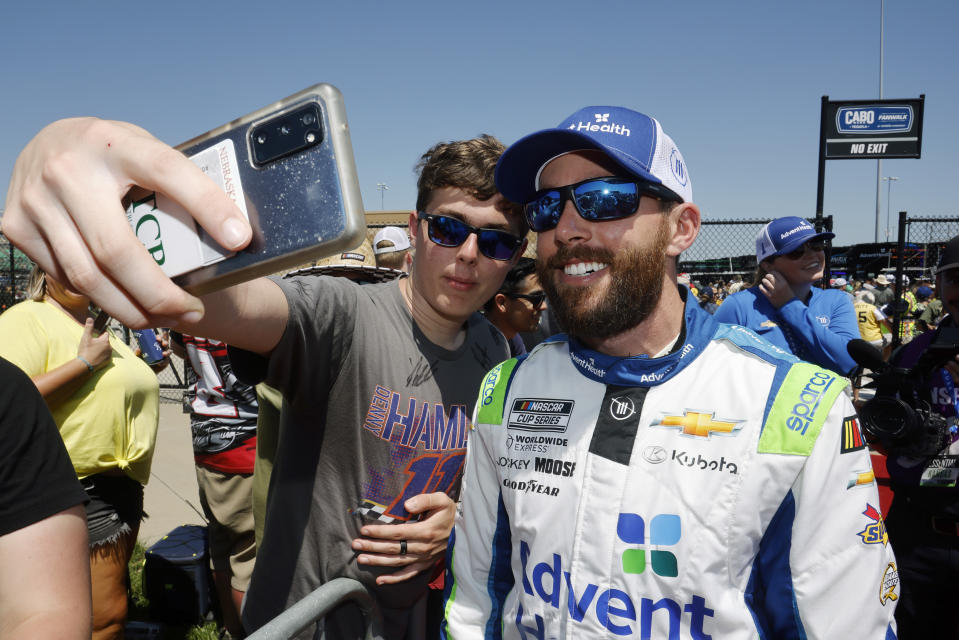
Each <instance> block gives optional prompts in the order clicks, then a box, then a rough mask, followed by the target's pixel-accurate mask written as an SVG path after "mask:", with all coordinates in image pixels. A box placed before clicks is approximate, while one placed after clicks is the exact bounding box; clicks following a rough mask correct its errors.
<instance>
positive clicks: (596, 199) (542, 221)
mask: <svg viewBox="0 0 959 640" xmlns="http://www.w3.org/2000/svg"><path fill="white" fill-rule="evenodd" d="M643 195H648V196H651V197H654V198H657V199H659V200H665V201H675V202H682V201H683V200H682V198H680V197H679V196H678V195H676V194H675V193H674V192H673V191H672V190H670V189H668V188H666V187H664V186H663V185H661V184H655V183H653V182H637V181H635V180H626V179H623V178H591V179H589V180H583V181H582V182H577V183H576V184H568V185H566V186H565V187H556V188H553V189H542V190H540V191H537V192H536V194H535V195H534V197H533V199H532V200H531V201H530V202H529V203H527V204H526V207H525V212H526V220H527V221H528V222H529V227H530V229H532V230H533V231H536V232H541V231H549V230H550V229H555V228H556V225H558V224H559V218H560V216H561V215H563V207H565V206H566V201H567V200H572V201H573V205H574V206H575V208H576V211H577V212H578V213H579V215H580V217H582V218H583V219H584V220H589V221H591V222H598V221H603V220H619V219H621V218H628V217H629V216H631V215H633V214H634V213H636V210H637V209H638V208H639V199H640V197H641V196H643Z"/></svg>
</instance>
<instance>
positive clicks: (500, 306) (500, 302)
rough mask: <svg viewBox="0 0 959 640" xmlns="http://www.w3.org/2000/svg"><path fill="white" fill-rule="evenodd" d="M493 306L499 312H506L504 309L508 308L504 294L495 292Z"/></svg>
mask: <svg viewBox="0 0 959 640" xmlns="http://www.w3.org/2000/svg"><path fill="white" fill-rule="evenodd" d="M493 306H494V307H496V310H497V311H499V312H500V313H506V310H507V309H508V301H507V299H506V296H504V295H503V294H502V293H497V294H496V295H495V296H493Z"/></svg>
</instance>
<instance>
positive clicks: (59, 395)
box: [31, 318, 111, 406]
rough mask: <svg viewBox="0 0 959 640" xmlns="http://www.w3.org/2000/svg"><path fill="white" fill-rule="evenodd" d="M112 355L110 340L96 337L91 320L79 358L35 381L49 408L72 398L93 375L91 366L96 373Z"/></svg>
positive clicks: (104, 336) (39, 376)
mask: <svg viewBox="0 0 959 640" xmlns="http://www.w3.org/2000/svg"><path fill="white" fill-rule="evenodd" d="M110 351H111V347H110V336H109V335H108V334H107V332H103V333H101V334H100V335H98V336H94V335H93V319H92V318H88V319H87V322H86V324H85V325H84V326H83V335H82V336H81V337H80V346H79V347H78V348H77V357H76V358H74V359H73V360H68V361H67V362H64V363H63V364H62V365H60V366H59V367H57V368H56V369H51V370H50V371H47V372H46V373H41V374H40V375H38V376H34V377H33V378H31V379H32V380H33V384H35V385H36V386H37V389H38V390H39V391H40V395H42V396H43V398H44V399H45V400H46V401H47V404H48V405H51V406H52V405H55V404H57V403H58V402H60V401H62V400H64V399H66V398H69V397H70V396H71V395H73V393H74V392H75V391H76V390H77V389H79V388H80V387H81V386H82V385H83V381H84V380H86V379H87V377H88V376H89V375H90V374H91V373H92V371H90V367H88V366H87V363H90V366H91V367H93V368H94V369H96V368H97V367H99V366H100V365H102V364H103V363H104V362H106V361H107V360H108V359H109V358H110Z"/></svg>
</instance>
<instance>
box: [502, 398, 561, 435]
mask: <svg viewBox="0 0 959 640" xmlns="http://www.w3.org/2000/svg"><path fill="white" fill-rule="evenodd" d="M574 404H576V403H575V402H573V401H572V400H555V399H551V398H517V399H515V400H513V405H512V407H511V408H510V412H509V424H508V428H509V429H519V430H520V431H552V432H555V433H565V432H566V427H568V426H569V416H570V414H572V413H573V405H574Z"/></svg>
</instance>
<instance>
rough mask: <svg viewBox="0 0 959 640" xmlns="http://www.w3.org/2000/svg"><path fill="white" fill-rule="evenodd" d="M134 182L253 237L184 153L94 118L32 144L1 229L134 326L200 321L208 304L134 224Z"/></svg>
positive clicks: (228, 242)
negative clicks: (149, 247)
mask: <svg viewBox="0 0 959 640" xmlns="http://www.w3.org/2000/svg"><path fill="white" fill-rule="evenodd" d="M134 185H137V186H140V187H143V188H145V189H149V190H153V191H160V192H162V193H164V194H166V195H167V196H169V197H170V198H172V199H173V200H175V201H176V202H178V203H179V204H180V205H182V206H183V207H184V208H185V209H186V210H187V211H188V212H190V213H191V214H192V215H193V216H194V218H195V219H196V220H197V221H198V222H199V223H200V225H201V226H202V227H203V228H204V229H206V230H207V231H208V232H209V233H210V235H211V236H212V237H213V239H214V240H216V241H217V242H218V243H220V244H221V245H222V246H224V247H226V248H227V249H231V250H237V249H241V248H243V247H245V246H246V245H247V244H248V243H249V241H250V238H251V233H252V232H251V229H250V225H249V223H248V222H247V221H246V219H245V218H244V217H243V214H242V213H241V212H240V211H239V209H237V207H236V206H235V205H234V204H233V202H232V201H231V200H230V198H229V197H228V196H227V195H226V194H225V193H224V192H223V191H222V190H221V189H220V188H219V187H217V185H216V184H214V182H213V181H212V180H210V179H209V178H208V177H206V176H205V175H204V174H203V172H202V171H201V170H200V169H199V168H198V167H197V166H196V165H194V164H193V163H192V162H190V161H189V160H188V159H187V158H186V156H184V155H183V154H182V153H180V152H178V151H176V150H175V149H173V148H172V147H170V146H168V145H166V144H164V143H163V142H160V141H159V140H157V139H156V138H154V137H153V136H152V135H150V134H149V133H148V132H147V131H145V130H143V129H141V128H139V127H136V126H134V125H131V124H128V123H122V122H111V121H105V120H98V119H96V118H73V119H68V120H60V121H58V122H55V123H53V124H51V125H49V126H47V127H45V128H44V129H43V130H42V131H40V133H38V134H37V136H36V137H34V138H33V140H31V141H30V142H29V143H28V144H27V146H26V147H25V148H24V150H23V151H22V152H21V153H20V155H19V156H18V158H17V161H16V164H15V165H14V168H13V175H12V177H11V180H10V186H9V189H8V191H7V201H6V206H5V211H4V215H3V219H2V221H0V222H2V225H3V228H2V230H3V233H4V234H5V235H6V237H7V238H8V239H9V240H10V241H11V242H12V243H13V244H14V245H16V246H17V247H19V248H20V249H21V250H22V251H23V252H24V253H26V254H27V255H28V256H30V257H31V258H32V259H33V260H35V261H36V262H37V263H38V264H39V265H40V266H41V267H42V268H43V269H44V271H46V272H47V273H49V274H51V275H52V276H53V277H55V278H56V279H57V280H59V281H60V282H62V283H64V284H67V285H69V286H70V287H71V288H73V289H76V290H78V291H81V292H83V293H85V294H87V295H88V296H89V297H90V298H91V299H92V300H94V301H95V302H96V303H97V304H98V305H99V306H100V307H102V308H103V309H104V310H106V311H107V312H108V313H109V314H110V315H111V316H113V317H114V318H117V319H118V320H120V321H121V322H122V323H124V324H126V325H127V326H130V327H149V326H153V327H158V326H178V325H180V324H181V323H187V324H191V323H195V322H198V321H199V320H200V319H201V318H202V316H203V311H204V307H203V304H202V302H201V301H200V300H199V299H197V298H196V297H194V296H192V295H190V294H188V293H187V292H186V291H184V290H183V289H181V288H179V287H177V286H176V285H175V284H173V282H172V281H171V280H170V279H169V278H167V277H166V276H165V275H164V274H163V271H162V270H161V269H160V267H159V266H158V265H157V264H156V262H154V261H153V259H152V258H151V257H150V255H149V253H147V251H146V250H145V249H144V248H143V245H142V244H141V243H140V241H139V240H137V238H136V236H135V235H134V233H133V230H132V229H131V228H130V225H129V224H128V223H127V220H126V215H125V213H124V209H123V205H122V198H123V197H124V195H125V194H126V193H127V192H128V191H129V190H130V188H131V187H132V186H134ZM199 335H211V334H199Z"/></svg>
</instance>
